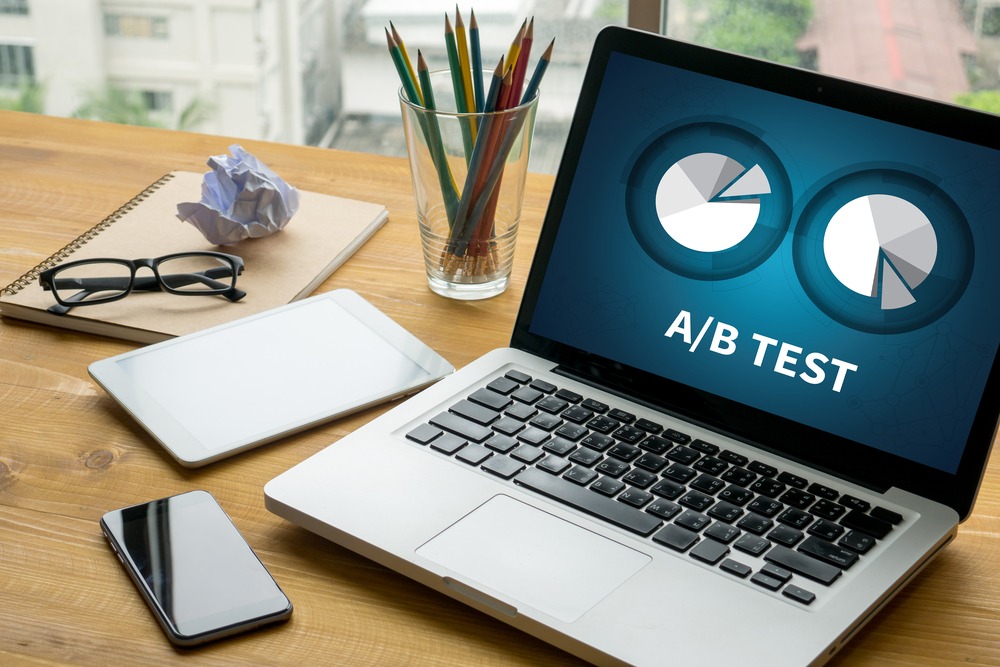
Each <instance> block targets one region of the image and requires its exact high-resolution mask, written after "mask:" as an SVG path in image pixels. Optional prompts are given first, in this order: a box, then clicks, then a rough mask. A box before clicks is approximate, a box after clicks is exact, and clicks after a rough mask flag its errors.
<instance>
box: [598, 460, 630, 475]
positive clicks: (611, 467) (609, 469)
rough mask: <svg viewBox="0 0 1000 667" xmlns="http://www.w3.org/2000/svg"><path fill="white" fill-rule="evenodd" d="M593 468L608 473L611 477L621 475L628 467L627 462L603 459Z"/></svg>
mask: <svg viewBox="0 0 1000 667" xmlns="http://www.w3.org/2000/svg"><path fill="white" fill-rule="evenodd" d="M594 469H595V470H597V471H598V472H601V473H604V474H605V475H610V476H611V477H621V476H622V475H624V474H625V473H627V472H628V470H629V467H628V464H627V463H622V462H621V461H615V460H614V459H604V460H603V461H601V462H600V463H598V464H597V465H596V466H595V467H594Z"/></svg>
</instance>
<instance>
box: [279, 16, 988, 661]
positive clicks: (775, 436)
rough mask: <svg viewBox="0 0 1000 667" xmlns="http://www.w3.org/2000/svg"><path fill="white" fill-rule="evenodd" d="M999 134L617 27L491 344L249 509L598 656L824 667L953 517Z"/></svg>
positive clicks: (983, 381)
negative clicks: (514, 311)
mask: <svg viewBox="0 0 1000 667" xmlns="http://www.w3.org/2000/svg"><path fill="white" fill-rule="evenodd" d="M998 129H1000V120H998V119H997V118H996V117H990V116H986V115H983V114H978V113H975V112H971V111H967V110H963V109H959V108H955V107H950V106H946V105H942V104H938V103H934V102H930V101H926V100H919V99H915V98H910V97H905V96H902V95H899V94H896V93H891V92H887V91H882V90H875V89H872V88H868V87H865V86H862V85H860V84H856V83H850V82H844V81H839V80H834V79H830V78H828V77H823V76H820V75H817V74H815V73H811V72H805V71H800V70H796V69H791V68H785V67H782V66H778V65H774V64H770V63H763V62H759V61H754V60H751V59H747V58H743V57H740V56H735V55H732V54H726V53H720V52H716V51H711V50H707V49H703V48H700V47H695V46H691V45H687V44H682V43H677V42H673V41H671V40H668V39H665V38H662V37H658V36H654V35H648V34H645V33H639V32H634V31H630V30H627V29H621V28H608V29H606V30H605V31H604V32H602V33H601V35H600V36H599V37H598V39H597V42H596V44H595V47H594V52H593V54H592V58H591V63H590V66H589V68H588V72H587V75H586V79H585V82H584V86H583V91H582V93H581V98H580V102H579V105H578V108H577V112H576V116H575V117H574V121H573V126H572V128H571V131H570V136H569V139H568V143H567V148H566V152H565V154H564V157H563V162H562V165H561V167H560V171H559V174H558V176H557V178H556V183H555V187H554V191H553V196H552V200H551V203H550V207H549V210H548V213H547V216H546V220H545V223H544V226H543V231H542V236H541V239H540V241H539V246H538V250H537V253H536V256H535V260H534V262H533V265H532V270H531V274H530V277H529V279H528V284H527V287H526V291H525V296H524V299H523V302H522V307H521V311H520V313H519V316H518V320H517V323H516V325H515V329H514V332H513V335H512V341H511V346H510V347H509V348H504V349H499V350H495V351H493V352H490V353H489V354H487V355H485V356H483V357H482V358H480V359H478V360H477V361H475V362H473V363H472V364H470V365H468V366H467V367H465V368H463V369H461V370H460V371H458V372H456V373H454V374H453V375H451V376H448V377H446V378H445V379H443V380H442V381H440V382H439V383H437V384H436V385H434V386H432V387H430V388H428V389H426V390H424V391H423V392H421V393H420V394H419V395H417V396H415V397H413V398H411V399H409V400H407V401H406V402H405V403H403V404H401V405H400V406H398V407H396V408H394V409H393V410H391V411H389V412H387V413H386V414H384V415H383V416H381V417H379V418H377V419H375V420H373V421H372V422H370V423H369V424H367V425H365V426H364V427H362V428H360V429H358V430H357V431H356V432H354V433H352V434H350V435H349V436H347V437H345V438H343V439H341V440H339V441H338V442H336V443H333V444H332V445H330V446H329V447H327V448H326V449H324V450H323V451H321V452H319V453H318V454H316V455H315V456H313V457H311V458H309V459H307V460H306V461H304V462H302V463H301V464H299V465H297V466H295V467H294V468H292V469H291V470H289V471H287V472H286V473H284V474H282V475H280V476H278V477H277V478H275V479H274V480H272V481H271V482H269V483H268V484H267V485H266V487H265V500H266V505H267V508H268V509H269V510H270V511H272V512H274V513H276V514H278V515H279V516H282V517H284V518H286V519H288V520H289V521H291V522H293V523H295V524H297V525H300V526H302V527H304V528H306V529H308V530H311V531H313V532H315V533H317V534H319V535H322V536H323V537H326V538H328V539H330V540H332V541H334V542H336V543H338V544H341V545H343V546H346V547H348V548H350V549H352V550H354V551H356V552H358V553H360V554H362V555H364V556H366V557H368V558H371V559H372V560H374V561H376V562H379V563H381V564H383V565H385V566H387V567H389V568H391V569H393V570H396V571H398V572H400V573H402V574H405V575H407V576H409V577H411V578H413V579H415V580H417V581H419V582H421V583H423V584H425V585H427V586H430V587H431V588H433V589H435V590H438V591H440V592H442V593H445V594H446V595H448V596H450V597H453V598H455V599H458V600H460V601H462V602H464V603H466V604H468V605H470V606H472V607H474V608H475V609H478V610H480V611H482V612H484V613H486V614H489V615H491V616H493V617H495V618H498V619H500V620H502V621H504V622H506V623H509V624H510V625H512V626H514V627H517V628H520V629H522V630H524V631H525V632H528V633H530V634H532V635H535V636H537V637H539V638H541V639H543V640H545V641H548V642H550V643H552V644H554V645H556V646H559V647H561V648H563V649H565V650H567V651H569V652H571V653H573V654H576V655H578V656H580V657H582V658H584V659H586V660H589V661H592V662H594V663H599V664H635V665H659V664H667V663H669V664H683V665H702V664H704V665H709V664H713V665H714V664H720V661H725V660H727V659H732V658H733V657H734V656H736V655H749V656H753V659H754V661H756V662H758V663H760V664H768V665H808V664H822V663H823V662H825V661H826V660H828V659H829V658H830V657H831V656H832V655H834V654H835V653H836V652H837V650H838V649H839V648H840V647H841V646H842V645H843V644H844V643H845V642H847V641H848V640H849V639H850V638H851V637H852V636H853V635H854V633H856V632H857V630H858V629H859V628H860V627H861V626H862V625H863V624H864V623H865V622H866V621H867V620H868V619H869V618H871V617H872V616H873V615H874V614H875V613H876V612H877V611H878V610H879V609H880V608H881V607H882V606H883V605H884V604H885V603H886V602H887V601H888V600H889V599H891V597H892V596H893V595H894V594H895V593H897V592H898V591H899V590H900V589H901V588H902V586H904V585H905V584H906V583H907V582H908V581H909V580H910V579H912V577H913V576H914V575H915V574H916V573H918V572H919V571H920V570H921V569H922V568H923V567H924V566H925V565H926V564H927V563H928V562H929V561H930V559H932V558H933V557H934V556H935V555H936V554H937V553H938V552H939V551H940V550H941V549H942V548H943V547H944V546H945V545H946V544H947V543H948V542H949V541H951V540H952V539H953V538H954V537H955V535H956V532H957V526H958V524H959V523H960V522H961V521H962V520H963V519H964V518H965V517H967V516H968V514H969V513H970V512H971V508H972V504H973V501H974V499H975V494H976V491H977V488H978V484H979V480H980V478H981V475H982V472H983V469H984V466H985V462H986V459H987V457H988V455H989V450H990V445H991V443H992V439H993V436H994V433H995V430H996V425H997V417H998V407H1000V401H998V394H997V379H998V373H997V371H996V368H995V366H996V364H995V357H996V351H997V345H998V331H1000V326H998V324H1000V323H998V322H997V319H998V318H997V315H996V310H997V309H996V308H995V307H994V303H995V294H996V293H997V291H998V287H1000V280H998V278H997V276H996V274H995V272H992V273H991V272H990V271H988V269H989V268H991V267H992V265H993V264H994V263H995V262H996V260H997V253H998V252H1000V250H998V248H1000V238H996V237H997V236H998V234H1000V231H998V230H997V229H996V228H997V227H998V225H997V224H996V223H997V211H998V210H1000V207H998V205H997V204H998V201H997V200H996V197H995V195H992V194H990V192H991V191H992V190H995V183H996V182H997V179H998V177H1000V132H998V131H997V130H998ZM991 183H992V184H993V185H992V187H987V186H989V184H991Z"/></svg>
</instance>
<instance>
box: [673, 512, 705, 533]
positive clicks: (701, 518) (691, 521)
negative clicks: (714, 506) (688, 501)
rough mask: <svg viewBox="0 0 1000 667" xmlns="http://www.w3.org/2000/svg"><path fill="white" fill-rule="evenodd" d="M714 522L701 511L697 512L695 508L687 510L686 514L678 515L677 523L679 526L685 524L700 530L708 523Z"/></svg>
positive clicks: (688, 527)
mask: <svg viewBox="0 0 1000 667" xmlns="http://www.w3.org/2000/svg"><path fill="white" fill-rule="evenodd" d="M711 522H712V520H711V519H709V518H708V517H707V516H705V515H704V514H702V513H701V512H695V511H694V510H687V511H685V512H684V514H681V515H680V516H679V517H677V520H676V521H675V523H676V524H677V525H679V526H684V527H685V528H687V529H688V530H693V531H695V532H698V531H699V530H701V529H702V528H704V527H705V526H707V525H708V524H710V523H711Z"/></svg>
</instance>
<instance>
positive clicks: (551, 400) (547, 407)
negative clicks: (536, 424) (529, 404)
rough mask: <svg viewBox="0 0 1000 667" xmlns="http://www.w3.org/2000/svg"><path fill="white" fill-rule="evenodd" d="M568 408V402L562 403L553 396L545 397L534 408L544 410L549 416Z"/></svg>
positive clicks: (562, 401) (561, 400)
mask: <svg viewBox="0 0 1000 667" xmlns="http://www.w3.org/2000/svg"><path fill="white" fill-rule="evenodd" d="M515 398H516V397H515ZM568 406H569V402H568V401H564V400H563V399H561V398H556V397H555V396H546V397H545V398H543V399H541V400H540V401H538V402H537V403H535V407H536V408H538V409H539V410H544V411H545V412H548V413H551V414H559V413H560V412H562V411H563V410H565V409H566V408H567V407H568Z"/></svg>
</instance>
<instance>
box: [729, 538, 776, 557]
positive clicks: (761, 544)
mask: <svg viewBox="0 0 1000 667" xmlns="http://www.w3.org/2000/svg"><path fill="white" fill-rule="evenodd" d="M733 546H734V547H736V548H737V549H739V550H740V551H745V552H746V553H748V554H750V555H752V556H759V555H761V554H762V553H764V552H765V551H767V550H768V549H769V548H770V547H771V543H770V542H768V541H767V540H765V539H764V538H763V537H758V536H757V535H744V536H743V537H741V538H740V539H738V540H736V543H735V544H733Z"/></svg>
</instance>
